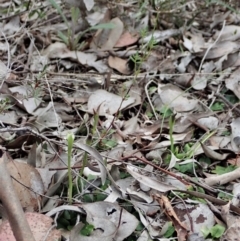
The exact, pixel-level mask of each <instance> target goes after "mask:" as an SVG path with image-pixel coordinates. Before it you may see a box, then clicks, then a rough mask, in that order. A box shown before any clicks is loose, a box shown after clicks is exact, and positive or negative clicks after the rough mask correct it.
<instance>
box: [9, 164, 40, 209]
mask: <svg viewBox="0 0 240 241" xmlns="http://www.w3.org/2000/svg"><path fill="white" fill-rule="evenodd" d="M7 169H8V171H9V173H10V175H11V176H12V177H13V178H14V179H15V180H17V181H15V180H14V179H13V186H14V189H15V191H16V193H17V195H18V198H19V200H20V202H21V205H22V207H23V208H24V209H25V210H29V211H33V210H38V207H39V206H38V205H39V201H40V200H41V196H39V195H41V194H43V193H44V185H43V182H42V179H41V177H40V175H39V173H38V171H37V170H36V169H35V168H33V167H31V166H29V165H28V164H26V163H24V162H20V161H17V160H11V161H8V163H7ZM32 190H33V191H32ZM38 194H39V195H38Z"/></svg>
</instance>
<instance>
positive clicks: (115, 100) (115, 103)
mask: <svg viewBox="0 0 240 241" xmlns="http://www.w3.org/2000/svg"><path fill="white" fill-rule="evenodd" d="M134 101H135V99H134V98H131V97H130V98H128V99H127V100H123V99H122V97H120V96H117V95H115V94H112V93H109V92H107V91H106V90H97V91H95V92H94V93H93V94H92V95H91V96H90V98H89V99H88V111H89V112H90V113H95V112H97V113H98V114H99V115H100V116H105V115H107V114H111V115H112V114H115V113H116V112H117V111H118V110H122V109H125V108H126V107H128V106H129V105H131V104H133V103H134Z"/></svg>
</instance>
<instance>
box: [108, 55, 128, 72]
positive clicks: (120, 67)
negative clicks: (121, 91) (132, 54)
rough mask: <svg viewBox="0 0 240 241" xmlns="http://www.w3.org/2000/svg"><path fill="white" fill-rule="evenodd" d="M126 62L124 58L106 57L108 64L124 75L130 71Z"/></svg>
mask: <svg viewBox="0 0 240 241" xmlns="http://www.w3.org/2000/svg"><path fill="white" fill-rule="evenodd" d="M127 63H128V61H127V60H126V59H121V58H118V57H113V56H109V58H108V65H109V66H110V67H111V68H113V69H116V70H117V71H118V72H120V73H121V74H124V75H128V74H130V73H131V71H130V70H129V68H128V64H127Z"/></svg>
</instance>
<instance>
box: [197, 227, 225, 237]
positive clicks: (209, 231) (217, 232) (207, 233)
mask: <svg viewBox="0 0 240 241" xmlns="http://www.w3.org/2000/svg"><path fill="white" fill-rule="evenodd" d="M201 231H202V233H203V236H204V238H207V237H211V238H213V239H219V238H220V237H221V236H222V235H223V233H224V232H225V228H224V227H223V226H221V225H220V224H216V225H215V226H213V227H211V228H208V227H204V228H202V229H201Z"/></svg>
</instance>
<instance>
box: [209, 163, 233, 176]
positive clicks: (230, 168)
mask: <svg viewBox="0 0 240 241" xmlns="http://www.w3.org/2000/svg"><path fill="white" fill-rule="evenodd" d="M236 169H237V166H233V165H229V166H227V167H222V166H216V168H215V169H214V170H213V171H212V173H216V174H218V175H222V174H225V173H228V172H232V171H234V170H236Z"/></svg>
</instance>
